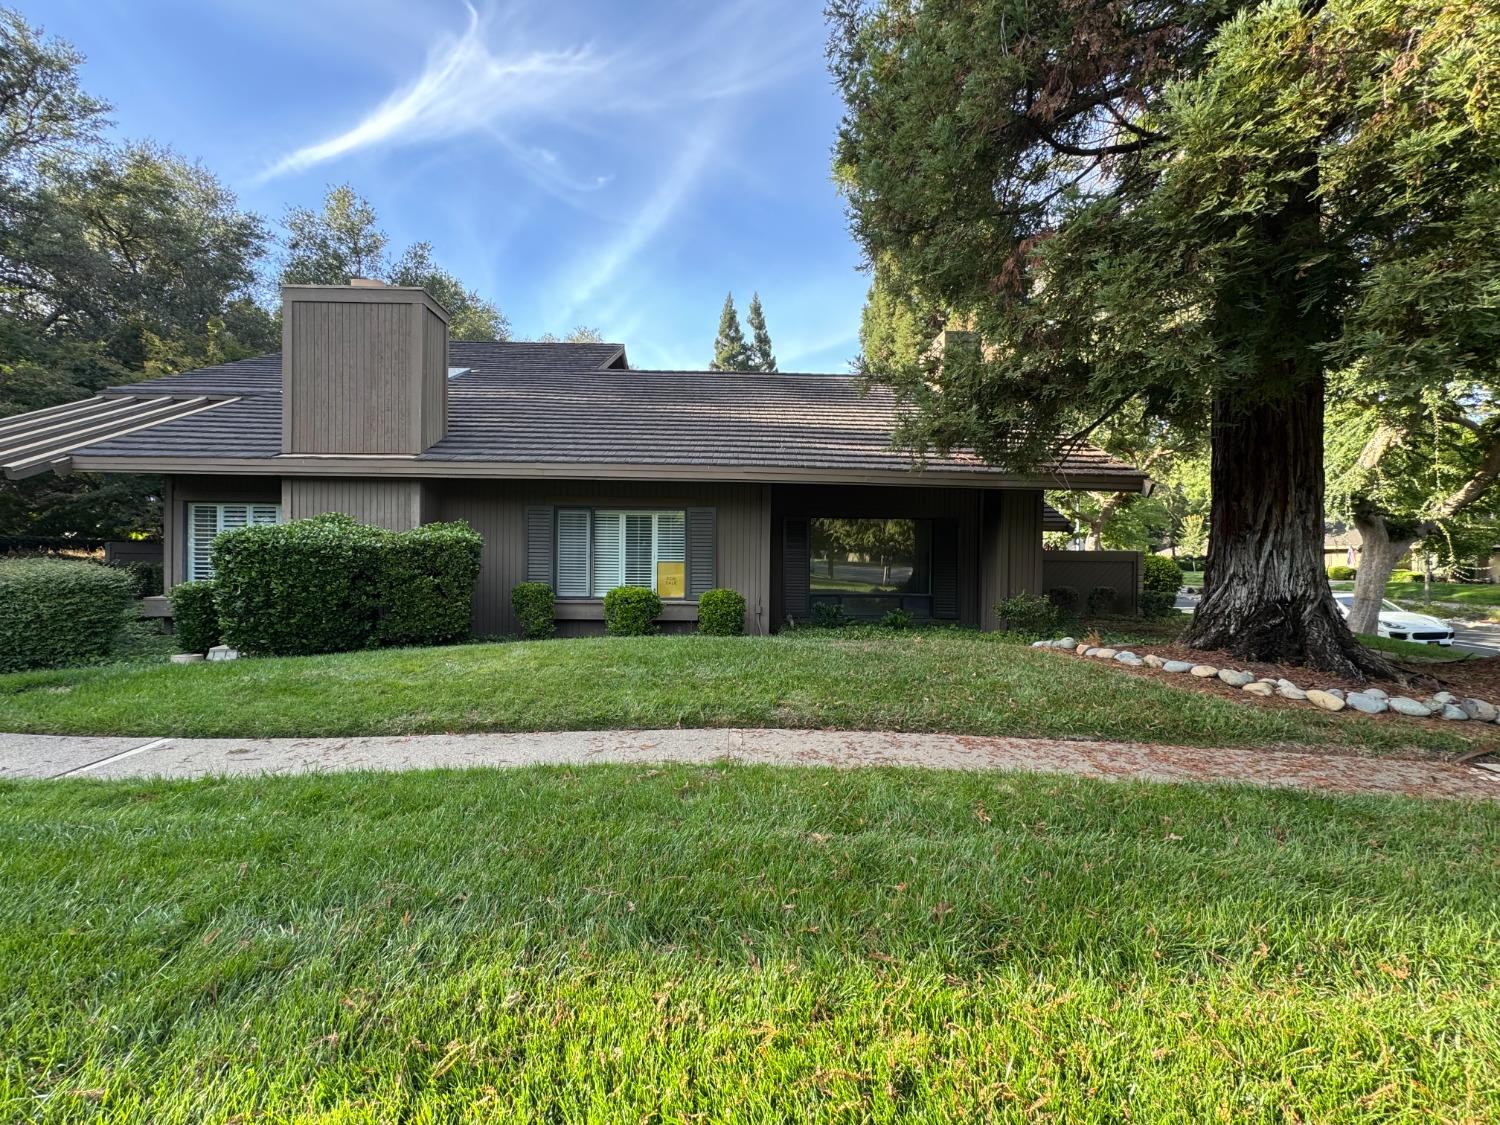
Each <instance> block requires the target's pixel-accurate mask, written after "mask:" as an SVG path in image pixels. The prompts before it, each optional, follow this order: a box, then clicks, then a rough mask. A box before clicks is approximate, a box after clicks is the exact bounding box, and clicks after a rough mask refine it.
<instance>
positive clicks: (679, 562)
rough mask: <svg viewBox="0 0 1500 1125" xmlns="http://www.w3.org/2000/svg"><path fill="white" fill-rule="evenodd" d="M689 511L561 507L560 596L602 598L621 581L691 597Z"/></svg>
mask: <svg viewBox="0 0 1500 1125" xmlns="http://www.w3.org/2000/svg"><path fill="white" fill-rule="evenodd" d="M686 568H687V514H686V513H685V512H683V511H681V510H680V509H679V510H677V511H615V510H606V509H592V508H559V509H558V510H557V596H558V597H561V598H589V597H593V598H602V597H603V596H604V595H605V594H607V593H609V591H611V590H613V589H614V588H615V587H616V586H645V587H646V588H647V589H649V590H655V591H656V593H657V594H659V595H660V596H661V597H663V598H682V597H686V594H687V590H686Z"/></svg>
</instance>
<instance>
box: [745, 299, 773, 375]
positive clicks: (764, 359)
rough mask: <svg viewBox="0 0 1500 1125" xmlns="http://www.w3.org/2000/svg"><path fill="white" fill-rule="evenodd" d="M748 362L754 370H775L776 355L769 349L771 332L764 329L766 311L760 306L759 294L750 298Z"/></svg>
mask: <svg viewBox="0 0 1500 1125" xmlns="http://www.w3.org/2000/svg"><path fill="white" fill-rule="evenodd" d="M747 319H748V320H749V322H750V348H749V357H750V362H749V363H748V364H747V365H746V366H748V367H749V368H750V369H751V370H754V371H768V372H769V371H775V370H776V355H775V353H774V352H772V351H771V333H770V332H769V331H767V330H766V312H765V310H764V309H763V308H761V307H760V294H759V293H756V294H755V295H754V296H753V297H751V298H750V314H749V317H748V318H747Z"/></svg>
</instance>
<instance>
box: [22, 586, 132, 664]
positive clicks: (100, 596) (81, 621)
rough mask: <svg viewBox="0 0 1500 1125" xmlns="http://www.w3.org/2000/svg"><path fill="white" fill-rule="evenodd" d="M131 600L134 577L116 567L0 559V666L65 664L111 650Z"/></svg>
mask: <svg viewBox="0 0 1500 1125" xmlns="http://www.w3.org/2000/svg"><path fill="white" fill-rule="evenodd" d="M135 600H136V597H135V582H134V581H133V580H132V579H131V577H130V575H129V574H127V573H125V572H124V571H123V570H119V569H116V568H115V567H109V566H99V565H98V564H96V563H88V562H73V561H71V560H67V559H42V558H38V559H5V560H0V672H18V671H20V670H21V669H23V668H65V667H67V666H68V665H70V664H83V663H87V662H89V661H91V660H97V659H98V658H100V657H102V656H107V655H109V654H110V653H111V652H113V651H114V648H115V645H116V643H117V642H118V641H119V638H120V634H121V632H122V631H123V630H124V628H125V625H126V623H127V622H128V621H129V620H130V609H131V606H132V605H133V604H134V602H135Z"/></svg>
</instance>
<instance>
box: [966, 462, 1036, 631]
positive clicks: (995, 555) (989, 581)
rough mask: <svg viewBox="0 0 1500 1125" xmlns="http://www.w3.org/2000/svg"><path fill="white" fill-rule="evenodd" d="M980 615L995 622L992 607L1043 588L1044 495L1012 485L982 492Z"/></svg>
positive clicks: (988, 623) (988, 624)
mask: <svg viewBox="0 0 1500 1125" xmlns="http://www.w3.org/2000/svg"><path fill="white" fill-rule="evenodd" d="M979 562H980V581H979V595H980V619H981V623H982V625H983V627H984V628H986V629H993V628H995V626H996V619H995V605H996V604H997V603H998V602H1001V601H1003V600H1004V599H1006V598H1008V597H1011V596H1013V595H1015V594H1040V593H1041V592H1042V494H1041V492H1040V490H1031V489H1015V490H1006V491H996V492H991V493H988V494H986V496H985V499H984V505H983V508H982V513H981V518H980V527H979Z"/></svg>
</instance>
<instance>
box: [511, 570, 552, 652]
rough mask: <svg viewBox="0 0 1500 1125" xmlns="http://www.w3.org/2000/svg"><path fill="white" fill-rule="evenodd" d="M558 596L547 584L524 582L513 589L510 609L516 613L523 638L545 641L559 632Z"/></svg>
mask: <svg viewBox="0 0 1500 1125" xmlns="http://www.w3.org/2000/svg"><path fill="white" fill-rule="evenodd" d="M556 603H557V596H556V595H555V594H554V593H553V592H552V587H551V586H549V585H547V583H545V582H522V583H519V584H518V585H516V586H515V587H513V588H512V589H511V592H510V607H511V609H513V610H515V611H516V620H517V621H518V622H519V623H520V625H521V636H523V637H525V638H526V639H527V640H529V641H544V640H546V639H547V638H548V637H551V636H553V635H555V634H556V632H557V604H556Z"/></svg>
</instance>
